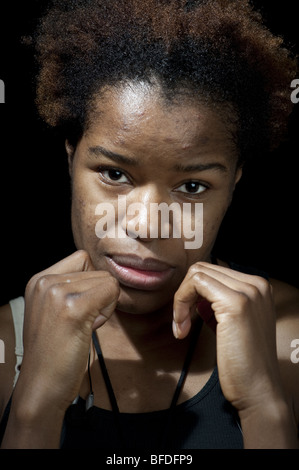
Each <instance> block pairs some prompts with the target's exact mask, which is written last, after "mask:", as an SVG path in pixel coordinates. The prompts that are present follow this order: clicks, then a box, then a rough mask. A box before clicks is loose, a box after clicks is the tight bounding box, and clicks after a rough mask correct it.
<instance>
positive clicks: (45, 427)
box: [2, 387, 65, 449]
mask: <svg viewBox="0 0 299 470" xmlns="http://www.w3.org/2000/svg"><path fill="white" fill-rule="evenodd" d="M22 390H23V389H22V388H18V387H16V389H15V391H14V393H13V397H12V402H11V409H10V414H9V419H8V423H7V427H6V432H5V435H4V438H3V441H2V448H7V449H54V448H59V446H60V438H61V431H62V426H63V420H64V416H65V409H64V407H59V406H56V404H55V402H54V403H53V401H50V400H49V399H44V398H43V399H42V397H39V396H38V394H36V393H35V394H32V396H31V397H30V398H29V399H28V393H24V395H23V394H22Z"/></svg>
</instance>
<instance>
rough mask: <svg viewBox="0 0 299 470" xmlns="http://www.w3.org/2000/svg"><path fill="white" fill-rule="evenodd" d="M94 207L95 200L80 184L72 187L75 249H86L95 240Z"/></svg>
mask: <svg viewBox="0 0 299 470" xmlns="http://www.w3.org/2000/svg"><path fill="white" fill-rule="evenodd" d="M95 207H96V202H93V201H92V199H91V198H90V197H89V196H88V194H87V193H86V192H85V191H83V190H82V189H81V188H80V186H78V187H76V188H74V187H73V193H72V230H73V237H74V241H75V245H76V247H77V249H86V250H88V248H89V246H90V244H91V243H92V244H93V243H94V242H96V241H97V237H96V234H95V224H96V216H95Z"/></svg>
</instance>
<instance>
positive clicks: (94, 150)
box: [88, 145, 140, 166]
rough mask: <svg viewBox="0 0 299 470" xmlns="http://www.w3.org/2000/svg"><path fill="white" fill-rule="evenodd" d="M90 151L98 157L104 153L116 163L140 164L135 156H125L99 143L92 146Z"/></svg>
mask: <svg viewBox="0 0 299 470" xmlns="http://www.w3.org/2000/svg"><path fill="white" fill-rule="evenodd" d="M88 153H89V154H90V155H92V156H96V157H98V156H100V155H104V156H105V157H107V158H109V159H110V160H113V161H114V162H116V163H121V164H123V165H130V166H138V165H139V164H140V163H139V162H138V161H137V160H136V159H135V158H131V157H125V156H124V155H120V154H119V153H115V152H112V151H111V150H107V149H105V148H104V147H101V146H99V145H97V146H96V147H90V148H89V149H88Z"/></svg>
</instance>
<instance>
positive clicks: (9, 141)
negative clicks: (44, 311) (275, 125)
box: [0, 0, 299, 304]
mask: <svg viewBox="0 0 299 470" xmlns="http://www.w3.org/2000/svg"><path fill="white" fill-rule="evenodd" d="M254 3H255V4H256V5H257V6H259V7H260V8H262V11H263V13H264V15H265V18H266V22H267V24H268V25H269V26H270V27H271V29H272V30H273V31H274V32H276V33H278V34H282V35H284V37H285V40H286V42H287V43H288V44H290V45H291V47H292V49H293V51H294V52H297V53H299V40H298V30H299V2H296V1H294V0H284V2H273V0H272V1H271V0H268V1H267V0H265V1H255V2H254ZM44 4H45V2H44V1H40V0H39V1H37V0H36V1H34V0H33V1H28V0H26V1H22V2H21V1H20V2H11V3H10V2H2V3H1V9H0V54H1V56H0V59H1V60H0V79H2V80H4V82H5V86H6V90H5V95H6V103H5V104H0V125H1V131H0V132H1V140H0V151H1V161H0V169H1V170H0V171H1V185H0V197H1V199H0V200H1V213H0V220H1V245H0V254H1V255H0V263H1V265H0V269H1V271H0V272H1V289H0V303H1V304H3V303H4V302H7V301H8V300H9V299H11V298H12V297H16V296H19V295H23V293H24V288H25V285H26V283H27V282H28V280H29V279H30V277H31V276H32V275H33V274H35V273H36V272H39V271H41V270H43V269H45V268H47V267H48V266H50V265H51V264H53V263H55V262H57V261H59V260H60V259H61V258H63V257H65V256H67V255H68V254H70V253H72V252H73V251H74V249H75V248H74V245H73V242H72V235H71V227H70V190H69V178H68V171H67V165H66V157H65V154H64V148H63V146H64V142H63V141H62V140H61V138H59V137H58V136H56V135H55V134H53V132H52V131H49V130H47V129H45V128H44V126H43V124H42V123H41V122H40V120H39V118H38V116H37V115H36V112H35V108H34V86H33V77H34V62H33V58H32V55H31V52H30V51H29V50H28V49H26V48H24V47H23V46H21V44H20V37H21V36H22V35H26V34H28V33H30V31H31V30H32V28H33V27H34V25H35V22H36V18H37V17H38V16H39V13H40V10H41V8H42V7H43V5H44ZM295 78H298V79H299V76H298V77H294V79H295ZM291 92H292V90H291V88H290V95H291ZM298 130H299V104H298V105H297V106H295V107H294V113H293V115H292V118H291V121H290V138H289V141H288V143H284V144H283V145H281V146H280V148H279V149H278V150H277V151H275V152H274V153H273V154H272V155H265V158H264V160H263V161H259V162H258V163H257V162H253V163H252V164H249V165H248V166H247V167H246V170H245V173H244V176H243V179H242V181H241V183H239V185H238V188H237V190H236V197H235V199H234V201H233V204H232V206H231V208H230V210H229V212H228V214H227V217H226V218H225V221H224V224H223V227H222V230H221V239H219V242H218V243H217V253H218V254H219V255H221V256H225V257H229V258H231V259H233V260H235V261H237V262H240V263H243V264H249V265H252V266H256V267H259V268H261V269H263V270H266V271H268V272H269V273H270V274H271V275H272V276H274V277H276V278H278V279H281V280H284V281H287V282H289V283H291V284H293V285H296V286H298V287H299V273H298V265H299V257H298V247H297V241H298V223H297V219H298V216H297V214H298V202H299V201H298V199H299V198H298V187H299V184H298V175H299V172H298V170H299V164H298V142H297V139H298V137H299V136H298V134H299V132H298Z"/></svg>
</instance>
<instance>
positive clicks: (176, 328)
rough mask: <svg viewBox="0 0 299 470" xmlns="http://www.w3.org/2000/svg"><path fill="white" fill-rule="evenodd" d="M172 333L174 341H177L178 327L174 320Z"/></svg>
mask: <svg viewBox="0 0 299 470" xmlns="http://www.w3.org/2000/svg"><path fill="white" fill-rule="evenodd" d="M172 331H173V334H174V337H175V338H176V339H178V338H179V334H178V326H177V324H176V322H175V321H174V320H173V322H172Z"/></svg>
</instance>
